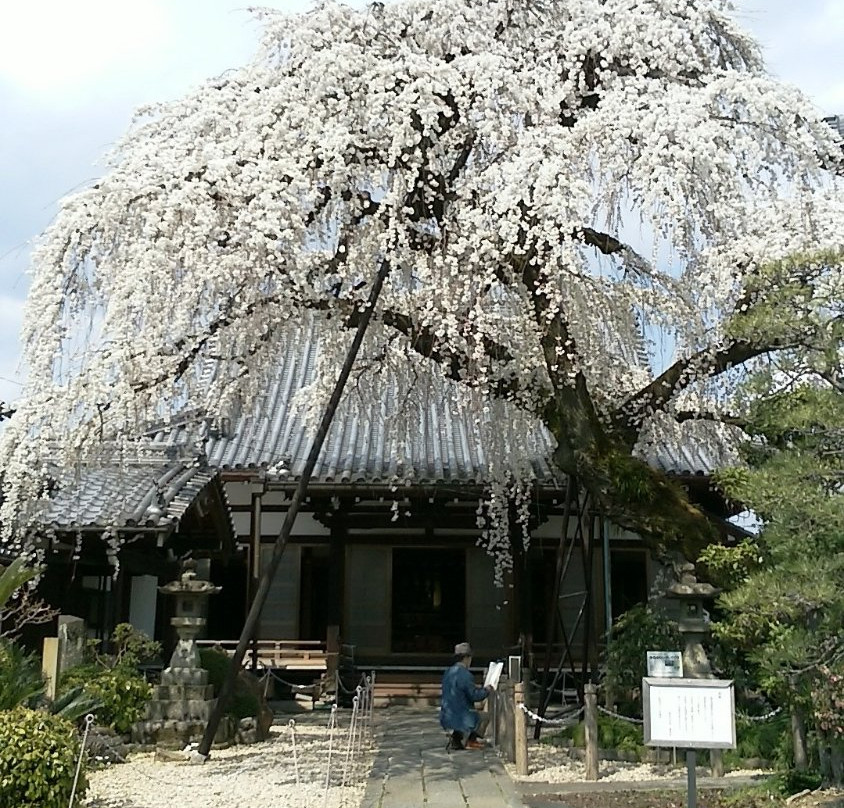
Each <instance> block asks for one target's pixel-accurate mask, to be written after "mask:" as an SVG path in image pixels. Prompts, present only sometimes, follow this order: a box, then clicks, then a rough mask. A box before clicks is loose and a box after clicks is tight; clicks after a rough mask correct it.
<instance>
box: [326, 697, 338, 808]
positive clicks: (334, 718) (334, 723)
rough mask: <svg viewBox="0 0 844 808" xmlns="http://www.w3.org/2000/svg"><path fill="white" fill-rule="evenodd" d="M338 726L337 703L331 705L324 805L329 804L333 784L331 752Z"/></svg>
mask: <svg viewBox="0 0 844 808" xmlns="http://www.w3.org/2000/svg"><path fill="white" fill-rule="evenodd" d="M336 726H337V705H336V704H332V705H331V715H329V717H328V762H327V763H326V765H325V795H324V797H323V800H322V804H323V806H324V807H325V806H327V805H328V788H329V786H330V785H331V753H332V751H333V749H334V730H335V728H336Z"/></svg>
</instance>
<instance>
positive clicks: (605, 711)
mask: <svg viewBox="0 0 844 808" xmlns="http://www.w3.org/2000/svg"><path fill="white" fill-rule="evenodd" d="M598 712H599V713H603V714H604V715H610V716H612V717H613V718H618V719H619V720H621V721H626V722H627V723H628V724H644V723H645V721H644V719H642V718H633V717H632V716H629V715H622V714H621V713H617V712H616V711H615V710H608V709H607V708H606V707H601V705H600V704H599V705H598Z"/></svg>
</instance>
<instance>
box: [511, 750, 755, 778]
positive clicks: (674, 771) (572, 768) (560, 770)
mask: <svg viewBox="0 0 844 808" xmlns="http://www.w3.org/2000/svg"><path fill="white" fill-rule="evenodd" d="M505 767H506V769H507V772H508V774H509V775H510V776H511V777H512V778H513V779H514V780H517V781H519V782H527V783H576V782H579V781H583V780H585V779H586V767H585V766H584V764H583V763H582V762H581V761H579V760H572V759H571V758H569V757H568V755H567V754H566V753H565V751H564V750H562V749H559V748H557V747H555V746H551V745H550V744H542V743H537V742H535V741H529V742H528V774H527V775H518V774H516V767H515V766H514V765H513V764H511V763H507V764H505ZM697 772H698V777H703V776H707V775H709V770H708V769H706V768H698V769H697ZM761 774H770V772H766V771H765V770H763V769H738V770H736V771H731V772H727V774H726V777H727V778H736V777H753V776H756V775H761ZM598 776H599V778H600V780H601V781H617V782H638V781H643V780H677V779H680V778H684V777H685V776H686V769H685V766H682V765H678V766H677V767H673V766H667V765H665V764H662V765H658V764H653V763H626V762H624V761H620V760H602V761H601V762H600V764H599V767H598Z"/></svg>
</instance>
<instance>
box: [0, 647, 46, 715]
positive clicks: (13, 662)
mask: <svg viewBox="0 0 844 808" xmlns="http://www.w3.org/2000/svg"><path fill="white" fill-rule="evenodd" d="M43 690H44V676H43V674H42V673H41V665H40V663H39V661H38V658H37V657H36V656H35V655H34V654H28V653H26V652H25V651H24V650H23V649H22V648H21V647H20V646H19V645H17V644H16V643H14V642H12V641H10V640H0V710H11V709H13V708H14V707H17V706H19V705H24V706H34V702H35V700H36V699H37V697H38V696H40V695H41V693H42V691H43Z"/></svg>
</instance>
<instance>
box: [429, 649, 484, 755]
mask: <svg viewBox="0 0 844 808" xmlns="http://www.w3.org/2000/svg"><path fill="white" fill-rule="evenodd" d="M454 656H455V661H454V664H453V665H452V666H451V667H450V668H449V669H448V670H447V671H446V672H445V673H444V674H443V683H442V706H441V707H440V725H441V726H442V728H443V729H444V730H445V731H446V732H450V733H451V740H450V742H449V745H450V746H451V748H453V749H480V748H482V747H483V745H484V744H483V743H482V742H481V741H480V740H478V738H479V737H480V736H482V735H483V734H484V730H485V729H486V725H487V723H488V722H489V718H488V717H487V716H481V715H480V714H479V713H478V711H477V710H475V709H474V707H475V703H476V702H479V701H483V700H484V699H486V697H487V696H489V694H490V692H492V686H488V687H475V680H474V678H473V677H472V674H471V673H470V672H469V666H470V665H471V664H472V647H471V646H470V645H469V643H467V642H461V643H458V644H457V645H455V646H454Z"/></svg>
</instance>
